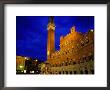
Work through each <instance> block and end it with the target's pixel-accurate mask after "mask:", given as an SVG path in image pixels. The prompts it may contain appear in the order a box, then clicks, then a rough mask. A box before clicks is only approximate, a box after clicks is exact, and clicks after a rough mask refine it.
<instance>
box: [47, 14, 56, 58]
mask: <svg viewBox="0 0 110 90" xmlns="http://www.w3.org/2000/svg"><path fill="white" fill-rule="evenodd" d="M47 30H48V38H47V60H49V59H50V58H51V54H52V53H53V52H54V51H55V24H54V17H53V16H50V17H49V23H48V25H47Z"/></svg>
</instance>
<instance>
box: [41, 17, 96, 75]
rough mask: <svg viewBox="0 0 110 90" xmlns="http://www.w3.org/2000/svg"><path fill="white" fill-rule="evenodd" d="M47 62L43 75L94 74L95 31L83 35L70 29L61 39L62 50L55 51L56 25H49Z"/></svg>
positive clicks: (52, 22)
mask: <svg viewBox="0 0 110 90" xmlns="http://www.w3.org/2000/svg"><path fill="white" fill-rule="evenodd" d="M47 29H48V40H47V61H46V62H45V67H43V68H42V70H41V74H94V30H89V31H88V32H86V33H81V32H78V31H76V30H75V26H73V27H72V28H71V29H70V33H69V34H67V35H66V36H61V37H60V50H57V51H55V35H54V33H55V24H54V20H53V17H50V20H49V24H48V27H47Z"/></svg>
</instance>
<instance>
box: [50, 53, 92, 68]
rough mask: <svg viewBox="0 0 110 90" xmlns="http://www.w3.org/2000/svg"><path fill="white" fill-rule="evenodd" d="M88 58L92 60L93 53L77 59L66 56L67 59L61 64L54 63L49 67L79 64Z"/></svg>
mask: <svg viewBox="0 0 110 90" xmlns="http://www.w3.org/2000/svg"><path fill="white" fill-rule="evenodd" d="M90 60H92V61H93V60H94V55H90V56H88V57H82V58H81V59H79V60H76V61H75V60H74V61H73V60H72V59H71V60H68V58H67V61H65V62H63V63H61V64H54V65H51V67H61V66H68V65H75V64H80V63H85V62H88V61H90Z"/></svg>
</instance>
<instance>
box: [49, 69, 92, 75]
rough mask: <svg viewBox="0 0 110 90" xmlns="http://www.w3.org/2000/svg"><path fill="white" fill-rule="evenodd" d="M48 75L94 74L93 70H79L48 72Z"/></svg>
mask: <svg viewBox="0 0 110 90" xmlns="http://www.w3.org/2000/svg"><path fill="white" fill-rule="evenodd" d="M49 74H94V70H93V69H91V70H80V71H76V70H75V71H55V72H49Z"/></svg>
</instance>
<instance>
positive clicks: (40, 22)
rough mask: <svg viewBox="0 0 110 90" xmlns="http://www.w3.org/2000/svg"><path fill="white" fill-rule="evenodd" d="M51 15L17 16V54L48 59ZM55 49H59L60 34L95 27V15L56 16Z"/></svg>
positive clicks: (84, 30)
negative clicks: (74, 28)
mask: <svg viewBox="0 0 110 90" xmlns="http://www.w3.org/2000/svg"><path fill="white" fill-rule="evenodd" d="M48 22H49V16H16V55H20V56H28V57H31V58H35V59H38V60H39V61H45V60H46V59H47V24H48ZM54 23H55V25H56V29H55V49H56V50H59V44H60V36H61V35H63V36H65V35H66V34H68V33H69V32H70V28H71V27H72V26H75V27H76V31H79V32H82V33H85V32H87V31H88V30H90V29H94V16H54Z"/></svg>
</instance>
